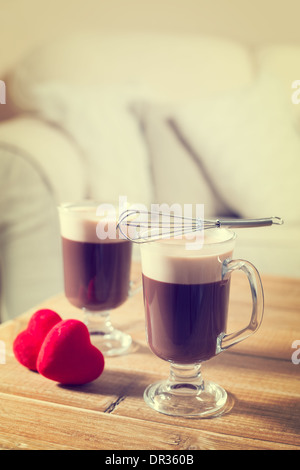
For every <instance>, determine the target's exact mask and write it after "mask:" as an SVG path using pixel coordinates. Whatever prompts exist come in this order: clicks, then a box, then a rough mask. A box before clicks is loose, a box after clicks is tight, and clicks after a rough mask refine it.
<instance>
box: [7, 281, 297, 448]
mask: <svg viewBox="0 0 300 470" xmlns="http://www.w3.org/2000/svg"><path fill="white" fill-rule="evenodd" d="M263 284H264V289H265V315H264V320H263V324H262V326H261V329H260V330H259V331H258V332H257V333H256V334H255V335H253V336H252V337H251V338H249V339H248V340H246V341H244V342H243V343H240V344H239V345H237V346H235V347H234V348H232V349H230V350H229V351H227V352H226V353H223V354H220V355H219V356H217V357H215V358H214V359H212V360H211V361H208V362H207V363H205V364H204V365H203V376H204V378H205V379H209V380H212V381H215V382H217V383H219V384H220V385H222V386H223V387H225V389H226V390H227V392H228V395H229V400H228V409H227V412H226V413H225V414H224V415H223V416H221V417H218V418H213V419H205V420H199V419H184V418H173V417H169V416H166V415H163V414H160V413H157V412H155V411H153V410H151V409H150V408H148V407H147V406H146V404H145V403H144V400H143V392H144V389H145V388H146V386H147V385H149V384H150V383H152V382H154V381H156V380H160V379H162V378H165V377H167V375H168V370H169V366H168V364H167V363H165V362H164V361H162V360H160V359H158V358H157V357H156V356H154V355H153V354H152V353H151V351H150V350H149V348H148V346H147V341H146V336H145V328H144V312H143V304H142V293H141V292H140V293H139V294H137V295H135V296H134V297H132V298H130V299H129V300H128V301H127V302H126V304H124V305H123V306H121V307H120V308H119V309H117V311H115V312H114V313H113V314H112V321H113V323H114V324H115V326H118V327H120V328H122V329H123V330H125V331H127V332H129V333H130V334H132V336H133V339H134V344H133V348H132V351H131V352H130V354H127V355H124V356H121V357H114V358H106V366H105V370H104V372H103V374H102V375H101V377H99V378H98V379H97V380H95V381H94V382H91V383H90V384H86V385H84V386H77V387H70V386H61V385H59V384H56V383H55V382H52V381H50V380H47V379H46V378H44V377H42V376H40V375H39V374H37V373H34V372H31V371H28V370H27V369H25V368H24V367H22V366H21V365H20V364H18V363H17V361H16V360H15V358H14V356H13V353H12V350H11V345H12V341H13V339H14V338H15V336H16V334H17V333H18V332H19V331H21V330H22V329H24V328H25V327H26V324H27V321H28V318H29V317H30V315H31V314H32V313H33V311H34V310H35V309H33V310H31V311H29V312H26V313H25V314H24V315H22V316H21V317H19V318H17V319H16V320H14V321H10V322H7V323H5V324H3V325H1V326H0V340H2V341H4V342H5V347H6V363H5V364H2V365H0V379H1V380H0V449H1V448H2V449H106V450H122V449H126V450H133V449H136V450H138V449H150V450H155V449H156V450H157V449H159V450H176V451H179V450H184V449H185V450H197V449H199V450H200V449H286V450H288V449H297V450H299V449H300V438H299V434H300V433H299V431H300V422H299V421H300V380H299V372H300V364H299V365H296V364H293V363H292V360H291V356H292V353H293V352H294V351H295V350H294V349H293V348H292V343H293V342H294V341H295V340H300V280H295V279H285V278H272V277H264V278H263ZM248 290H249V288H248V286H247V284H246V282H245V280H244V279H243V278H242V277H239V276H238V275H237V276H235V277H234V279H233V282H232V289H231V302H230V322H229V324H230V328H231V329H235V328H237V327H239V326H240V325H244V324H245V323H246V321H247V318H248V316H249V315H250V294H249V291H248ZM42 306H43V307H48V308H53V309H54V310H56V311H57V312H58V313H59V314H60V315H61V316H62V317H63V318H70V317H72V318H78V319H82V314H81V312H80V311H79V310H76V309H74V308H73V307H72V306H71V305H70V304H69V303H68V301H67V300H66V299H65V298H64V296H63V295H58V296H56V297H54V298H52V299H49V300H47V301H45V302H43V304H41V305H40V306H38V307H42ZM299 357H300V354H299Z"/></svg>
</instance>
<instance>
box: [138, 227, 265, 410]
mask: <svg viewBox="0 0 300 470" xmlns="http://www.w3.org/2000/svg"><path fill="white" fill-rule="evenodd" d="M203 237H204V239H203V241H201V243H199V244H197V243H195V244H194V245H193V244H192V243H191V242H187V240H186V239H184V238H182V239H176V238H173V239H164V240H159V241H153V242H150V243H144V244H141V245H140V246H141V262H142V278H143V295H144V308H145V317H146V334H147V340H148V344H149V347H150V349H151V350H152V352H153V353H154V354H155V355H156V356H158V357H159V358H161V359H163V360H165V361H168V362H169V363H170V375H169V378H168V379H167V380H164V381H161V382H158V383H154V384H152V385H150V386H149V387H148V388H147V389H146V390H145V393H144V399H145V402H146V403H147V404H148V405H149V406H150V407H151V408H153V409H155V410H157V411H159V412H161V413H164V414H167V415H172V416H184V417H200V418H202V417H212V416H216V415H220V414H221V413H222V412H224V410H225V408H226V402H227V393H226V391H225V390H224V389H223V388H222V387H220V386H219V385H217V384H215V383H212V382H207V381H204V380H203V378H202V374H201V364H202V362H205V361H208V360H210V359H211V358H213V357H214V356H216V355H218V354H220V353H221V352H223V351H226V350H227V349H228V348H230V347H232V346H233V345H235V344H236V343H238V342H240V341H242V340H244V339H246V338H247V337H249V336H250V335H252V334H253V333H255V332H256V331H257V329H258V328H259V326H260V324H261V321H262V317H263V308H264V307H263V303H264V302H263V288H262V284H261V280H260V276H259V274H258V271H257V270H256V268H255V267H254V266H253V265H252V264H251V263H250V262H249V261H245V260H241V259H236V260H234V259H232V254H233V249H234V245H235V240H236V235H235V233H234V232H232V231H230V230H226V229H223V228H215V229H210V230H204V235H203ZM236 270H241V271H242V272H243V273H245V274H246V276H247V278H248V281H249V284H250V292H251V296H252V312H251V316H250V321H249V323H248V324H247V325H246V326H245V328H243V329H242V330H240V331H236V332H233V333H227V326H226V325H227V313H228V304H229V288H230V278H231V274H232V273H233V272H234V271H236Z"/></svg>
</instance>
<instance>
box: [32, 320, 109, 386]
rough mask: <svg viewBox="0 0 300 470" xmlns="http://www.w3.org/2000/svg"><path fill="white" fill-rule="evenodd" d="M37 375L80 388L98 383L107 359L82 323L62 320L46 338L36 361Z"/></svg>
mask: <svg viewBox="0 0 300 470" xmlns="http://www.w3.org/2000/svg"><path fill="white" fill-rule="evenodd" d="M37 369H38V372H39V373H40V374H41V375H43V376H44V377H47V378H48V379H51V380H54V381H56V382H59V383H61V384H68V385H80V384H84V383H87V382H91V381H92V380H95V379H96V378H97V377H99V375H101V373H102V371H103V369H104V357H103V355H102V353H101V352H100V351H99V349H97V348H96V347H95V346H93V345H92V343H91V340H90V334H89V331H88V329H87V327H86V325H85V324H84V323H82V322H81V321H79V320H62V321H61V322H60V323H57V324H56V325H55V326H54V327H53V328H52V330H51V331H49V333H48V335H47V336H46V338H45V340H44V342H43V345H42V347H41V349H40V352H39V355H38V360H37Z"/></svg>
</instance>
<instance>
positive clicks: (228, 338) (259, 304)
mask: <svg viewBox="0 0 300 470" xmlns="http://www.w3.org/2000/svg"><path fill="white" fill-rule="evenodd" d="M234 271H242V272H243V273H245V274H246V276H247V279H248V281H249V285H250V291H251V296H252V313H251V317H250V322H249V324H248V325H247V326H246V327H245V328H242V329H241V330H239V331H235V332H233V333H229V334H226V333H224V332H222V333H220V334H219V336H218V338H217V345H216V354H219V353H221V352H222V351H226V350H227V349H229V348H230V347H231V346H234V345H235V344H237V343H239V342H240V341H243V340H245V339H246V338H248V337H249V336H251V335H252V334H253V333H255V332H256V331H257V330H258V328H259V327H260V325H261V322H262V319H263V312H264V293H263V287H262V282H261V279H260V275H259V273H258V271H257V269H256V268H255V266H253V264H252V263H250V262H249V261H246V260H242V259H235V260H229V259H226V260H224V261H223V271H222V279H224V280H225V279H228V278H229V277H230V276H231V274H232V273H233V272H234Z"/></svg>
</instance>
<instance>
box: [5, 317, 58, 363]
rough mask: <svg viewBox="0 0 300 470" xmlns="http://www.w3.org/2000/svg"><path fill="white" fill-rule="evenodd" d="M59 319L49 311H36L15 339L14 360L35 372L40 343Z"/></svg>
mask: <svg viewBox="0 0 300 470" xmlns="http://www.w3.org/2000/svg"><path fill="white" fill-rule="evenodd" d="M60 321H61V317H60V316H59V315H58V314H57V313H56V312H54V311H53V310H50V309H41V310H37V311H36V312H35V313H34V314H33V315H32V317H31V318H30V320H29V322H28V325H27V328H26V330H24V331H22V332H21V333H19V334H18V336H17V337H16V338H15V340H14V343H13V352H14V355H15V358H16V359H17V360H18V361H19V362H20V363H21V364H22V365H23V366H25V367H27V368H28V369H31V370H35V371H36V370H37V367H36V361H37V357H38V354H39V351H40V348H41V346H42V343H43V341H44V339H45V337H46V335H47V333H48V332H49V331H50V330H51V328H52V327H53V326H54V325H56V323H58V322H60Z"/></svg>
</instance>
